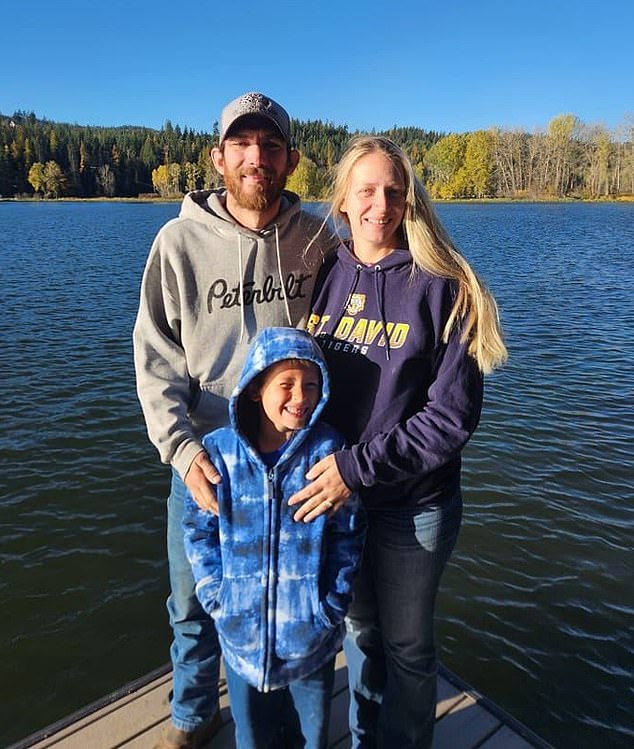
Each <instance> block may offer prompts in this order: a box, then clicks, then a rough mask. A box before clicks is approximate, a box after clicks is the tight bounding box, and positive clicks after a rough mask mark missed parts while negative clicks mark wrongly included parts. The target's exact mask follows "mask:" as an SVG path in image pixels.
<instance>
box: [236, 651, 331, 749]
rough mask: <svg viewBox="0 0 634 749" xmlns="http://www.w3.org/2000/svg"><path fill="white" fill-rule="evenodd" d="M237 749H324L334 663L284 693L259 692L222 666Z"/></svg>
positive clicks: (305, 677) (286, 689) (326, 743)
mask: <svg viewBox="0 0 634 749" xmlns="http://www.w3.org/2000/svg"><path fill="white" fill-rule="evenodd" d="M225 670H226V673H227V687H228V688H229V701H230V703H231V714H232V715H233V721H234V723H235V726H236V747H237V749H326V747H327V745H328V724H329V722H330V697H331V695H332V686H333V683H334V678H335V659H334V658H333V659H331V660H330V661H328V663H326V665H324V666H322V667H321V668H320V669H318V670H317V671H315V672H314V673H312V674H309V675H308V676H304V677H303V678H301V679H297V680H296V681H293V682H291V684H289V685H288V687H286V688H284V689H276V690H275V691H273V692H258V690H257V689H256V688H255V687H252V686H251V685H250V684H248V683H247V682H246V681H245V680H244V679H243V678H242V677H241V676H238V675H237V674H236V673H235V672H234V671H232V670H231V668H230V667H229V666H228V665H227V664H226V663H225Z"/></svg>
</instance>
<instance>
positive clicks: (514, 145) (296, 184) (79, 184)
mask: <svg viewBox="0 0 634 749" xmlns="http://www.w3.org/2000/svg"><path fill="white" fill-rule="evenodd" d="M291 125H292V133H293V139H294V144H295V145H296V147H297V148H298V149H299V151H300V153H301V159H300V162H299V165H298V168H297V169H296V171H295V173H294V174H293V175H291V177H290V178H289V182H288V187H289V189H291V190H294V191H295V192H297V193H298V194H300V195H301V196H302V197H303V198H307V199H320V198H324V197H326V196H327V193H328V189H329V184H330V178H331V175H332V169H333V166H334V165H335V164H336V163H337V161H338V160H339V158H340V157H341V154H342V153H343V151H344V150H345V148H346V145H347V143H348V142H349V140H350V138H351V137H352V136H354V135H357V134H359V132H358V131H355V132H351V131H349V130H348V128H347V127H346V126H345V125H343V126H342V125H334V124H331V123H328V122H322V121H321V120H313V121H299V120H292V122H291ZM380 134H381V135H385V136H387V137H388V138H391V139H392V140H394V141H395V142H396V143H398V144H399V145H400V146H401V147H402V148H403V149H404V150H405V151H406V153H407V154H408V155H409V157H410V158H411V160H412V163H413V165H414V168H415V170H416V173H417V174H418V176H419V177H420V178H421V179H422V180H423V182H424V184H425V186H426V187H427V189H428V190H429V192H430V194H431V196H432V197H433V198H441V199H455V198H460V199H464V198H479V199H482V198H507V199H517V198H528V199H550V198H589V199H597V198H619V197H624V196H632V195H634V117H631V116H630V117H629V118H628V119H626V122H625V123H624V124H623V125H622V126H620V127H619V128H617V129H616V130H615V131H610V130H608V129H607V128H605V127H603V126H601V125H592V126H588V125H585V124H584V123H583V122H581V121H580V120H579V119H578V118H577V117H576V116H574V115H572V114H563V115H558V116H557V117H554V118H553V119H552V120H551V121H550V122H549V123H548V125H547V127H546V128H545V129H543V130H538V131H535V132H533V133H528V132H526V131H524V130H522V129H515V130H508V129H502V128H495V127H494V128H490V129H488V130H478V131H474V132H469V133H440V132H436V131H429V130H424V129H422V128H418V127H394V128H392V129H390V130H386V131H382V132H381V133H380ZM217 139H218V126H217V123H215V124H214V126H213V128H212V132H211V133H201V132H196V131H193V130H190V129H188V128H185V129H181V128H180V127H179V126H178V125H172V123H171V122H169V121H167V122H166V123H165V125H164V126H163V128H161V129H160V130H156V129H151V128H145V127H132V126H122V127H94V126H82V125H70V124H64V123H57V122H51V121H48V120H46V119H38V118H37V117H36V116H35V114H34V113H32V112H31V113H27V112H15V113H14V114H13V116H5V115H0V197H5V198H6V197H46V198H60V197H78V198H99V197H108V198H114V197H139V196H141V197H147V196H150V195H154V196H156V195H158V196H161V197H173V196H178V195H182V194H183V193H184V192H187V191H189V190H194V189H199V188H209V187H216V186H218V185H219V184H221V178H220V176H219V175H218V174H217V173H216V171H215V169H214V167H213V164H212V162H211V158H210V149H211V147H212V146H213V145H214V144H215V143H216V142H217Z"/></svg>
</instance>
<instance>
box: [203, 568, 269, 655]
mask: <svg viewBox="0 0 634 749" xmlns="http://www.w3.org/2000/svg"><path fill="white" fill-rule="evenodd" d="M261 602H262V581H261V580H260V578H259V577H258V578H257V579H254V578H252V577H232V578H226V577H225V578H223V580H222V584H221V586H220V591H219V593H218V605H217V607H216V608H215V610H214V612H213V616H214V619H215V620H216V629H217V631H218V635H219V637H220V638H221V639H222V640H224V641H225V642H226V643H227V644H228V645H229V647H230V648H231V649H232V650H233V651H234V652H235V653H236V654H237V655H240V656H242V657H248V656H249V655H252V654H253V653H255V652H257V650H258V649H259V647H260V631H261V626H260V624H261V613H260V612H261V605H262V604H261Z"/></svg>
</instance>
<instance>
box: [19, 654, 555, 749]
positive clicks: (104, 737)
mask: <svg viewBox="0 0 634 749" xmlns="http://www.w3.org/2000/svg"><path fill="white" fill-rule="evenodd" d="M170 689H171V672H170V671H169V668H168V667H165V668H164V669H160V670H159V671H157V672H155V674H154V676H152V675H150V677H148V678H147V679H145V680H139V681H138V682H133V683H132V684H131V685H128V686H127V687H124V689H122V690H119V692H117V693H115V694H114V695H110V696H109V697H108V698H106V699H104V700H102V701H100V702H99V703H95V704H93V705H89V706H88V707H87V708H85V709H84V710H83V711H80V712H79V713H76V714H74V715H72V716H69V717H68V718H67V719H65V720H64V721H60V722H59V723H57V724H54V725H53V726H50V727H49V728H47V729H44V730H43V731H39V732H38V733H36V734H34V735H33V736H31V737H27V738H26V739H24V740H23V741H20V742H18V743H16V744H13V745H12V746H11V747H7V749H152V748H153V746H154V744H155V742H156V741H157V739H158V737H159V735H160V732H161V730H162V728H163V727H164V726H166V725H167V724H168V723H169V718H170V709H169V694H170ZM348 701H349V696H348V688H347V669H346V664H345V659H344V657H343V653H340V654H339V655H338V656H337V661H336V672H335V686H334V690H333V698H332V707H331V719H330V730H329V747H330V749H350V733H349V731H348ZM220 709H221V716H222V719H223V722H222V727H221V729H220V731H219V732H218V733H217V734H216V735H215V736H214V738H213V739H212V740H211V741H210V742H208V744H207V747H209V749H235V740H234V728H233V721H232V719H231V711H230V709H229V697H228V694H227V690H226V685H225V684H224V681H223V682H222V686H221V693H220ZM207 747H204V749H207ZM476 747H477V749H535V748H536V747H537V749H548V747H549V745H548V744H546V742H543V741H542V740H541V739H540V738H539V737H537V736H534V734H532V732H530V731H529V730H528V729H527V728H525V727H524V726H521V725H520V724H517V723H515V722H514V721H513V719H512V718H511V717H510V716H506V714H505V713H504V712H503V711H501V710H499V709H497V708H496V707H495V706H494V705H492V703H489V702H488V701H487V700H485V698H483V697H482V696H481V695H479V694H478V693H477V692H474V691H473V690H472V689H471V688H470V687H469V685H467V684H465V683H464V682H462V681H461V680H460V679H459V678H458V677H457V676H455V675H454V674H452V673H451V672H448V671H447V670H446V669H442V670H441V673H440V674H439V677H438V701H437V705H436V730H435V733H434V742H433V749H476Z"/></svg>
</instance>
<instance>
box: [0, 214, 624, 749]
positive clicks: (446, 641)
mask: <svg viewBox="0 0 634 749" xmlns="http://www.w3.org/2000/svg"><path fill="white" fill-rule="evenodd" d="M438 211H439V213H440V215H441V217H442V219H443V220H444V222H445V223H446V225H447V227H448V228H449V230H450V231H451V233H452V235H453V237H454V239H455V240H456V241H457V243H458V245H459V246H460V247H461V248H462V249H463V250H464V252H465V253H466V254H467V256H468V257H469V258H470V260H471V261H472V263H473V265H474V266H475V268H476V269H477V270H478V271H479V272H480V273H481V275H483V276H484V277H485V278H486V279H487V282H488V284H489V286H490V287H491V288H492V290H493V291H494V293H495V295H496V297H497V299H498V302H499V305H500V310H501V315H502V319H503V323H504V328H505V332H506V336H507V343H508V347H509V351H510V361H509V363H508V365H507V366H506V367H505V368H504V369H503V370H502V371H501V372H499V373H497V374H495V375H494V376H492V377H490V378H489V379H488V381H487V388H486V399H485V410H484V414H483V419H482V423H481V426H480V428H479V430H478V432H477V433H476V435H475V437H474V438H473V440H472V442H471V443H470V445H469V446H468V448H467V450H466V454H465V472H464V493H465V520H464V525H463V529H462V532H461V536H460V538H459V541H458V546H457V549H456V552H455V554H454V556H453V558H452V563H451V565H450V568H449V570H448V572H447V573H446V575H445V578H444V581H443V586H442V589H441V594H440V598H439V605H438V640H439V651H440V655H441V658H442V659H443V661H444V662H445V663H446V665H447V666H449V667H450V668H451V669H452V670H454V671H455V672H457V673H458V674H459V675H460V676H462V678H463V679H465V680H466V681H468V682H469V683H470V684H472V685H473V686H474V687H475V688H476V689H477V690H478V691H480V692H481V693H483V694H485V695H487V696H488V697H490V698H492V699H493V700H495V701H496V702H498V703H499V704H500V705H501V706H502V707H504V708H505V709H506V710H508V711H509V712H511V713H512V714H513V715H515V716H516V717H517V718H518V719H520V720H521V721H522V722H524V723H526V724H527V725H529V726H530V727H531V728H533V729H534V730H535V731H536V732H537V733H539V734H540V735H541V736H543V737H544V738H545V739H547V740H548V741H550V742H551V743H553V744H554V745H555V746H556V747H561V748H562V749H567V748H570V749H573V748H574V749H591V748H594V747H597V746H605V747H626V746H627V747H629V746H632V745H633V744H634V655H633V652H634V635H633V632H634V627H633V625H634V617H633V613H634V593H633V572H634V555H633V548H632V547H633V545H634V544H633V533H632V528H633V523H634V463H633V460H632V452H633V448H634V402H633V399H634V345H633V338H634V205H616V204H600V205H595V204H517V205H508V204H493V205H466V204H455V205H454V204H451V205H440V206H439V207H438ZM177 212H178V206H177V205H175V204H135V203H132V204H127V203H126V204H119V203H79V204H73V203H63V202H60V203H15V204H13V203H0V273H1V278H2V298H3V303H4V304H3V314H2V316H1V318H0V340H1V348H0V370H1V374H0V423H1V424H2V428H1V431H0V461H1V464H2V470H1V472H0V496H1V502H0V529H1V530H0V560H1V564H2V574H1V576H0V610H1V611H2V613H3V616H2V618H1V619H0V662H1V663H2V672H1V673H2V679H1V680H0V705H2V710H1V713H2V719H1V720H0V745H2V746H6V744H8V743H11V742H13V741H16V740H18V739H19V738H22V737H23V736H25V735H27V734H29V733H31V732H33V731H35V730H36V729H38V728H41V727H43V726H45V725H47V724H49V723H51V722H53V721H55V720H57V719H59V718H62V717H63V716H65V715H66V714H67V713H69V712H71V711H73V710H76V709H78V708H80V707H81V706H83V705H85V704H87V703H89V702H92V701H93V700H95V699H98V698H99V697H102V696H104V695H105V694H107V693H109V692H110V691H112V690H114V689H116V688H118V687H120V686H122V685H123V684H124V683H125V682H127V681H130V680H132V679H135V678H137V677H140V676H142V675H143V674H145V673H146V672H148V671H150V670H151V669H153V668H156V667H158V666H160V665H162V664H163V663H164V662H166V661H167V660H168V643H169V632H168V627H167V617H166V613H165V609H164V598H165V596H166V595H167V592H168V590H167V578H166V564H165V559H164V520H165V518H164V514H165V496H166V493H167V488H168V483H169V477H168V472H167V469H166V468H165V467H162V466H161V465H160V464H159V462H158V459H157V457H156V454H155V452H154V448H152V447H151V445H149V443H148V441H147V438H146V436H145V431H144V425H143V422H142V418H141V415H140V411H139V407H138V405H137V401H136V396H135V390H134V375H133V367H132V346H131V329H132V325H133V321H134V316H135V312H136V306H137V299H138V289H139V283H140V278H141V273H142V269H143V266H144V262H145V258H146V255H147V252H148V249H149V245H150V243H151V241H152V238H153V236H154V234H155V233H156V231H157V230H158V228H159V227H160V226H161V224H163V223H164V222H165V221H166V220H167V219H169V218H171V217H173V216H174V215H176V214H177Z"/></svg>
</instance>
